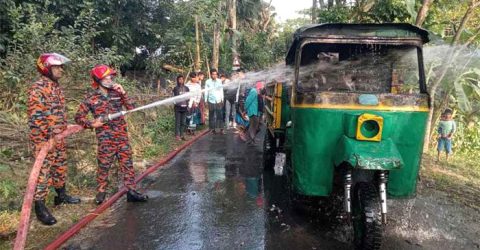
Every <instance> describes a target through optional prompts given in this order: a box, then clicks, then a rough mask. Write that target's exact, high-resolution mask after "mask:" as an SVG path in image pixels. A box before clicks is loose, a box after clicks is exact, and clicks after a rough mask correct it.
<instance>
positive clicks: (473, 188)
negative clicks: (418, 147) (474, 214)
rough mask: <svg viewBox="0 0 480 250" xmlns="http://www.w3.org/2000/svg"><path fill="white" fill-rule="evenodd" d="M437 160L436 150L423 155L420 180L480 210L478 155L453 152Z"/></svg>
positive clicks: (479, 164) (479, 167) (479, 163)
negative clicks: (446, 159) (447, 159)
mask: <svg viewBox="0 0 480 250" xmlns="http://www.w3.org/2000/svg"><path fill="white" fill-rule="evenodd" d="M441 159H442V160H441V161H439V162H437V161H436V152H434V151H430V152H428V153H427V154H425V155H424V157H423V162H422V169H421V176H422V180H426V181H427V182H429V183H431V184H430V185H432V186H433V187H434V188H435V189H437V190H441V191H444V192H445V193H447V194H448V196H449V197H451V198H452V199H454V200H456V201H457V202H460V203H462V204H464V205H465V206H468V207H472V208H474V209H476V210H478V211H480V162H479V161H477V160H476V159H478V156H472V155H463V154H454V155H453V156H451V157H450V159H449V161H448V162H446V161H445V160H444V158H441Z"/></svg>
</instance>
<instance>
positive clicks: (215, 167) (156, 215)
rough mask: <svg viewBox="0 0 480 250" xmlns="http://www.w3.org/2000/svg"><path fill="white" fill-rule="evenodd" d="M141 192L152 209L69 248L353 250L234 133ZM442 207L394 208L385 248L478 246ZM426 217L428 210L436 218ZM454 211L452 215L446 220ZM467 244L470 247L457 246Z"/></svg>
mask: <svg viewBox="0 0 480 250" xmlns="http://www.w3.org/2000/svg"><path fill="white" fill-rule="evenodd" d="M259 137H260V138H263V135H259ZM141 186H143V187H144V188H145V190H146V192H147V193H148V194H149V196H150V200H149V202H147V203H142V204H131V203H126V202H125V198H122V199H121V200H120V202H117V203H116V204H115V205H114V206H113V207H112V208H111V209H109V211H108V212H107V213H106V214H104V215H102V216H100V217H99V218H97V219H96V220H95V221H94V222H93V223H92V224H91V225H89V226H88V227H87V228H86V229H84V230H82V231H81V232H80V234H79V235H77V236H75V237H74V238H73V239H71V240H70V241H68V242H67V243H66V244H65V245H64V247H65V248H66V249H335V250H341V249H351V247H352V246H351V244H350V242H351V238H352V236H351V230H350V228H349V227H348V226H346V225H345V224H344V223H339V222H338V221H333V222H332V221H330V220H326V219H325V218H321V216H319V213H318V212H315V211H313V212H312V211H311V210H308V211H307V212H305V210H302V209H301V210H298V209H295V210H293V209H292V208H291V207H290V206H289V202H288V198H287V189H286V181H285V178H283V177H278V176H274V175H273V173H270V172H264V171H263V169H262V144H261V143H259V144H258V145H255V146H247V145H245V143H243V142H242V141H241V140H240V139H239V138H238V136H237V135H235V134H234V133H233V132H232V131H229V133H228V134H227V135H212V134H209V135H207V136H204V137H203V138H201V139H200V140H199V141H197V142H195V143H194V144H193V145H192V146H191V147H190V148H188V149H187V150H185V151H183V152H182V153H180V154H179V155H178V156H177V157H175V158H174V159H173V160H172V161H171V162H170V163H169V164H168V165H167V166H166V167H165V168H164V169H161V170H159V171H157V172H155V173H154V174H152V175H151V176H149V177H147V178H146V179H145V180H144V181H143V182H142V184H141ZM430 197H431V198H430ZM437 202H439V199H438V197H437V196H420V197H419V198H417V199H414V200H411V201H400V202H397V201H395V203H392V201H390V202H389V203H390V204H389V206H390V207H392V208H394V209H392V210H396V211H394V214H398V215H399V216H401V218H402V219H401V220H400V219H397V222H395V218H393V219H392V222H394V223H392V224H393V225H390V226H389V227H387V231H386V235H385V240H384V244H383V249H440V248H442V247H440V248H438V247H439V246H444V247H447V248H446V249H455V248H457V247H458V246H460V248H466V249H469V248H470V246H473V247H475V246H478V245H475V244H476V243H475V241H476V240H475V239H474V238H475V235H478V234H477V233H476V232H474V233H473V234H472V235H467V236H465V235H466V234H465V233H462V231H460V233H458V234H457V235H453V236H450V235H452V234H451V233H450V232H451V231H452V230H458V229H459V228H460V229H461V230H464V231H465V230H467V229H465V228H462V227H464V225H465V223H458V225H455V223H454V222H451V221H450V222H448V225H446V224H445V223H442V222H443V221H445V219H444V218H445V217H444V216H443V215H441V214H440V213H438V211H437V212H436V211H433V210H432V211H429V210H427V209H426V208H425V207H426V206H429V207H445V202H446V201H442V202H443V204H442V205H441V206H439V205H438V204H436V203H437ZM402 203H406V205H401V204H402ZM400 205H401V206H400ZM405 207H406V208H408V209H404V208H405ZM411 211H418V212H415V213H414V212H411ZM425 211H429V212H428V214H430V217H428V214H426V213H425ZM442 211H443V210H442ZM448 211H452V210H445V212H444V213H447V214H448ZM425 215H427V216H426V217H425ZM332 217H334V216H330V218H332ZM404 218H406V219H404ZM432 218H435V219H434V220H432ZM474 218H477V219H478V216H476V215H475V216H474ZM452 220H453V219H452ZM433 222H435V224H432V223H433ZM477 222H478V220H477ZM475 223H476V222H475V220H474V221H472V225H471V227H474V228H475V227H476V226H475V225H478V224H475ZM444 224H445V225H444ZM452 225H454V226H452ZM444 228H445V230H444ZM422 230H423V231H422ZM468 230H470V231H471V229H468ZM419 236H420V237H419ZM461 241H463V242H467V244H466V245H458V244H457V242H461Z"/></svg>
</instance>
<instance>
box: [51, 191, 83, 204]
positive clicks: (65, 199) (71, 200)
mask: <svg viewBox="0 0 480 250" xmlns="http://www.w3.org/2000/svg"><path fill="white" fill-rule="evenodd" d="M55 191H57V196H55V199H54V200H53V203H54V204H55V206H58V205H60V204H62V203H64V204H78V203H80V199H79V198H77V197H72V196H70V195H68V194H67V191H66V190H65V186H63V187H61V188H55Z"/></svg>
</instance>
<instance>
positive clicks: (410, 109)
mask: <svg viewBox="0 0 480 250" xmlns="http://www.w3.org/2000/svg"><path fill="white" fill-rule="evenodd" d="M292 108H314V109H350V110H378V111H405V112H428V111H429V108H428V107H425V106H385V105H377V106H366V105H352V104H319V103H317V104H292Z"/></svg>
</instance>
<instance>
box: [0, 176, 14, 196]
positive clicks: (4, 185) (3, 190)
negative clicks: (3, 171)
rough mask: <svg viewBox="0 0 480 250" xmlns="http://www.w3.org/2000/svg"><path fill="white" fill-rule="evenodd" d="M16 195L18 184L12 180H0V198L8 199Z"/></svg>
mask: <svg viewBox="0 0 480 250" xmlns="http://www.w3.org/2000/svg"><path fill="white" fill-rule="evenodd" d="M17 195H18V186H17V184H16V183H15V182H13V181H12V180H1V181H0V200H8V199H10V198H12V197H15V196H17Z"/></svg>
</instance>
